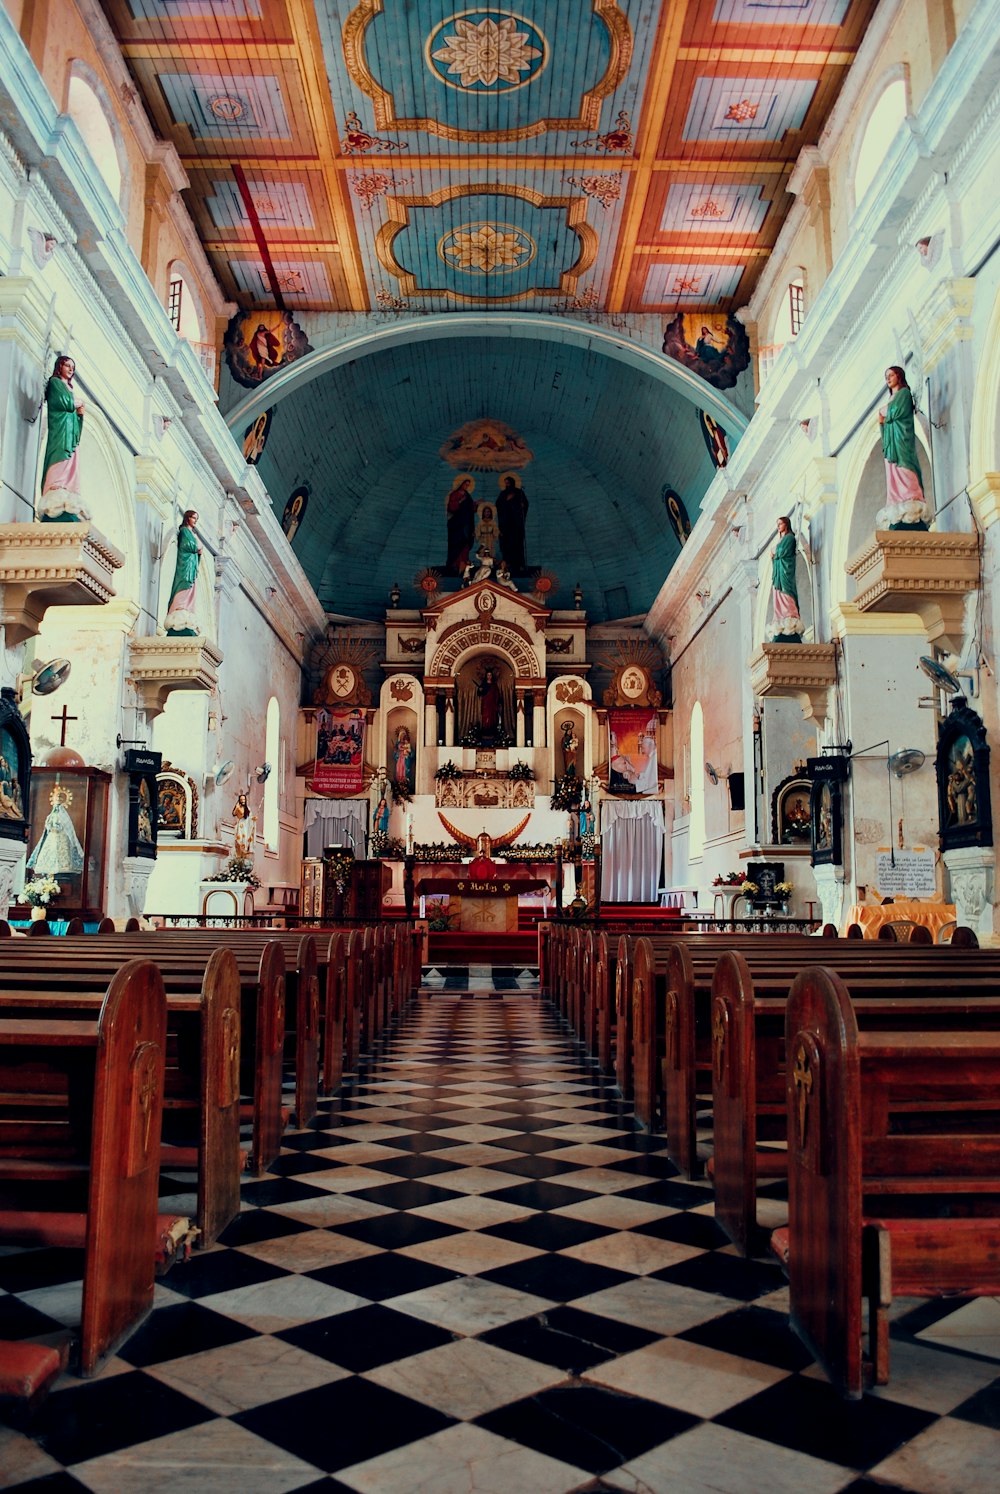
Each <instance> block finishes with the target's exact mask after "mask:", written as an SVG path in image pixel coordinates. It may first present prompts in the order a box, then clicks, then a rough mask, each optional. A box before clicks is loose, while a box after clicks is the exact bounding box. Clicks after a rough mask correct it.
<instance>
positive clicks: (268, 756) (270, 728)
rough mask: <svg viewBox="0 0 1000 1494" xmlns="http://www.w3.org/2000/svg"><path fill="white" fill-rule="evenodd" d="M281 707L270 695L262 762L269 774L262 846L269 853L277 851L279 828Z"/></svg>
mask: <svg viewBox="0 0 1000 1494" xmlns="http://www.w3.org/2000/svg"><path fill="white" fill-rule="evenodd" d="M280 727H281V707H280V706H279V705H278V702H277V700H276V699H275V697H274V696H273V695H272V696H271V699H270V700H269V701H268V703H267V728H266V732H265V735H264V761H265V762H267V763H270V765H271V772H270V775H269V777H268V780H267V782H266V783H265V784H264V844H265V845H266V846H267V849H268V850H269V851H276V850H277V849H278V841H279V838H280V834H281V827H280V825H279V822H278V783H279V779H280V772H281V761H280V758H281V735H280Z"/></svg>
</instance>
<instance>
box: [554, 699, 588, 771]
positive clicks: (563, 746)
mask: <svg viewBox="0 0 1000 1494" xmlns="http://www.w3.org/2000/svg"><path fill="white" fill-rule="evenodd" d="M556 731H557V732H558V733H559V739H558V741H559V766H560V777H572V778H576V777H578V776H579V775H580V773H581V770H582V764H581V753H582V743H581V737H582V728H581V725H580V721H579V719H578V718H577V716H576V715H575V714H570V715H566V716H560V717H559V718H558V720H557V721H556Z"/></svg>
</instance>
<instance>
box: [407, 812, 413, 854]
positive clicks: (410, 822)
mask: <svg viewBox="0 0 1000 1494" xmlns="http://www.w3.org/2000/svg"><path fill="white" fill-rule="evenodd" d="M406 854H407V855H408V856H412V855H413V814H412V811H411V813H410V814H408V815H407V816H406Z"/></svg>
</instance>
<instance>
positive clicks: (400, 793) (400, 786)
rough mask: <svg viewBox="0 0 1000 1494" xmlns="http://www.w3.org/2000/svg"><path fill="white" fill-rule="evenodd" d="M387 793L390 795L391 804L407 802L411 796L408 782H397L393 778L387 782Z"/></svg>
mask: <svg viewBox="0 0 1000 1494" xmlns="http://www.w3.org/2000/svg"><path fill="white" fill-rule="evenodd" d="M389 793H390V795H391V796H392V802H393V804H409V802H410V800H411V799H412V798H413V794H412V793H411V792H410V787H409V784H406V783H399V782H397V780H396V779H395V778H393V779H391V780H390V782H389Z"/></svg>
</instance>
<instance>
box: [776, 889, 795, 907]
mask: <svg viewBox="0 0 1000 1494" xmlns="http://www.w3.org/2000/svg"><path fill="white" fill-rule="evenodd" d="M794 891H795V883H794V882H775V884H774V895H775V897H780V898H781V911H782V913H787V912H788V905H789V902H790V900H791V896H792V893H793V892H794Z"/></svg>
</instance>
